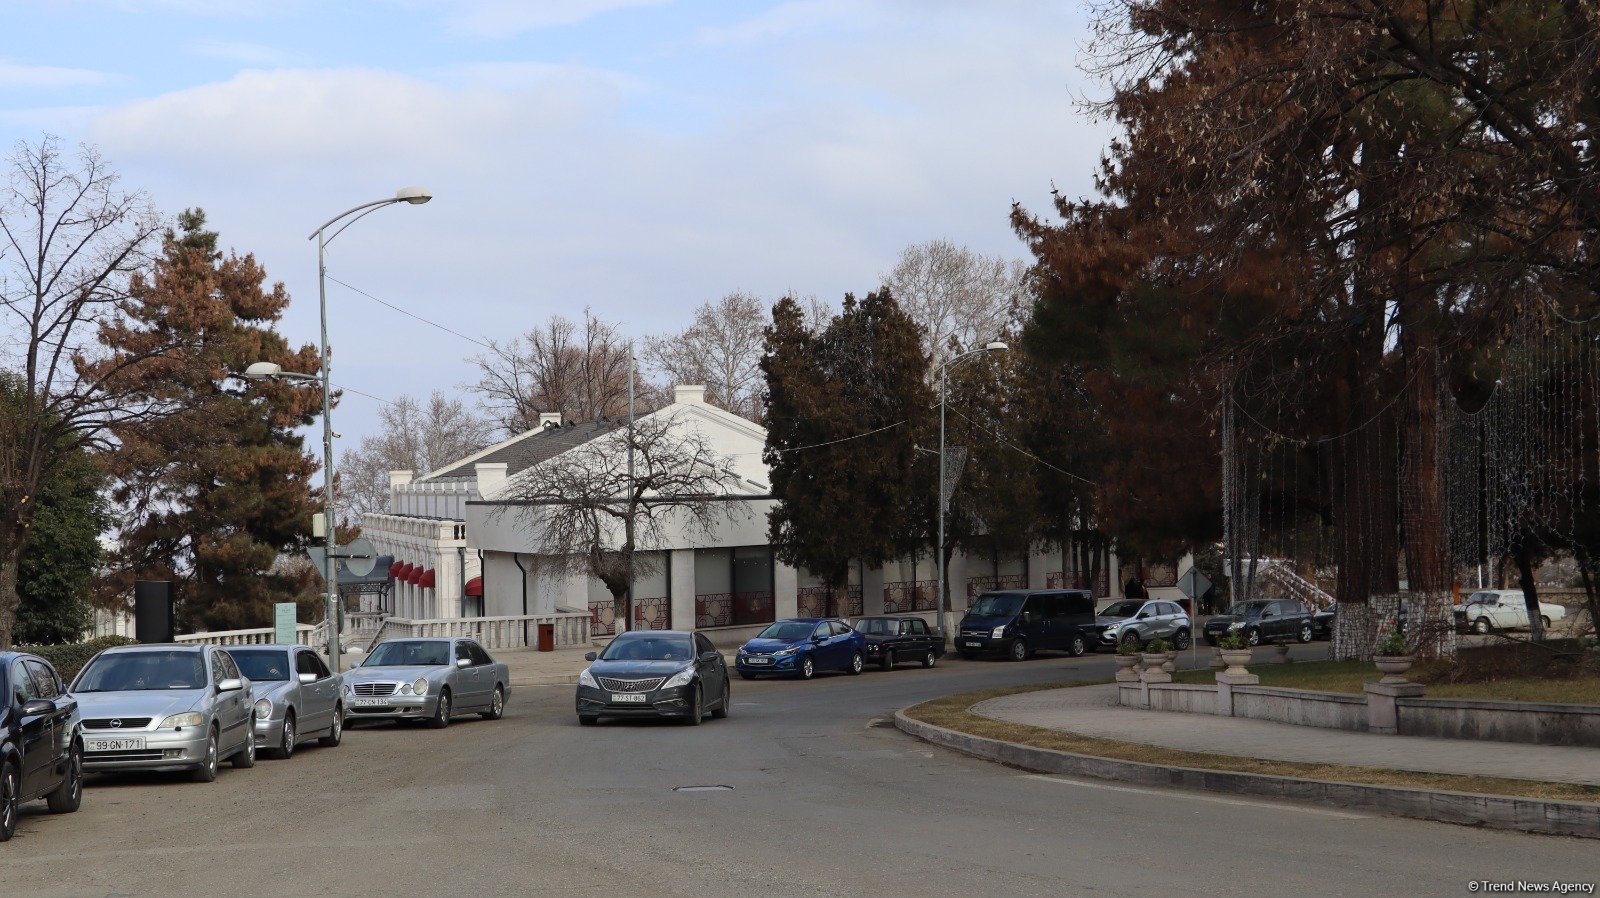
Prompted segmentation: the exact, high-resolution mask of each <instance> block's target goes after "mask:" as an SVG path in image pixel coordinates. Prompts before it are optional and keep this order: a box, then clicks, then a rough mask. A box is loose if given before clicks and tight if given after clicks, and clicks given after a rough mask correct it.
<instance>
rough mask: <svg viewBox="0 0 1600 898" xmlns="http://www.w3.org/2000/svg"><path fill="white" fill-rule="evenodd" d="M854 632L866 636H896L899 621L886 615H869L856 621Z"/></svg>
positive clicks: (898, 632)
mask: <svg viewBox="0 0 1600 898" xmlns="http://www.w3.org/2000/svg"><path fill="white" fill-rule="evenodd" d="M855 629H856V632H857V633H865V634H867V635H868V636H898V635H899V634H900V622H899V621H897V620H894V619H892V618H887V617H869V618H866V619H864V620H858V621H856V627H855Z"/></svg>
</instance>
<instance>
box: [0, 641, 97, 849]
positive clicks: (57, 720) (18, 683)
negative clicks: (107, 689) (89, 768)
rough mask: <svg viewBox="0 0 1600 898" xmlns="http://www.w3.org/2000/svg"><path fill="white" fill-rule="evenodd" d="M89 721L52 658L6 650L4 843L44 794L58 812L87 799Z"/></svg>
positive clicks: (0, 689) (0, 834) (0, 825)
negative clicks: (22, 813)
mask: <svg viewBox="0 0 1600 898" xmlns="http://www.w3.org/2000/svg"><path fill="white" fill-rule="evenodd" d="M82 725H83V719H82V717H81V716H80V714H79V713H78V703H77V701H76V700H74V699H73V697H72V696H71V695H69V694H68V693H67V690H66V687H65V686H64V685H63V684H62V682H61V678H60V677H59V676H57V675H56V669H55V668H54V667H52V666H50V662H48V661H46V660H44V659H43V658H40V657H38V656H37V655H28V654H24V653H22V652H0V842H4V841H6V840H7V839H10V838H11V837H12V836H13V835H15V834H16V831H17V816H18V813H19V808H20V806H21V805H22V803H23V802H25V801H33V800H34V799H36V798H43V799H44V800H45V801H46V802H48V803H49V805H50V810H51V812H53V813H56V814H70V813H71V812H73V811H76V810H77V809H78V805H79V804H81V803H82V801H83V734H82V733H81V732H80V728H81V727H82Z"/></svg>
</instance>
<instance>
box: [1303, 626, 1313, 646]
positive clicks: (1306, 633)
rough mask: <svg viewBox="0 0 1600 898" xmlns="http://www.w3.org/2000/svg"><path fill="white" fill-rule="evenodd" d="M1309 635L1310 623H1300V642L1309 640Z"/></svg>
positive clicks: (1310, 634)
mask: <svg viewBox="0 0 1600 898" xmlns="http://www.w3.org/2000/svg"><path fill="white" fill-rule="evenodd" d="M1311 636H1312V633H1311V625H1310V624H1301V625H1300V641H1301V642H1310V641H1311Z"/></svg>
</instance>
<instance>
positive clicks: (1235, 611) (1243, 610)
mask: <svg viewBox="0 0 1600 898" xmlns="http://www.w3.org/2000/svg"><path fill="white" fill-rule="evenodd" d="M1265 607H1267V603H1266V602H1245V603H1244V604H1242V605H1235V606H1233V608H1232V609H1231V610H1230V611H1229V612H1228V613H1229V614H1232V615H1234V616H1235V617H1257V616H1259V615H1260V614H1261V609H1263V608H1265Z"/></svg>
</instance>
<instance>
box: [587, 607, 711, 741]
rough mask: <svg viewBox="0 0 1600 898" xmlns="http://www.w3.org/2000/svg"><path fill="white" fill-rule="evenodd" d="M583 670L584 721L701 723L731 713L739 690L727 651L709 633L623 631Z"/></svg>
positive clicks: (588, 722) (592, 722)
mask: <svg viewBox="0 0 1600 898" xmlns="http://www.w3.org/2000/svg"><path fill="white" fill-rule="evenodd" d="M588 659H589V660H590V661H592V662H594V663H593V664H591V665H590V666H589V667H588V669H586V670H585V671H584V672H583V673H581V674H579V675H578V695H577V707H578V722H579V723H581V724H583V725H585V726H589V725H592V724H595V723H598V722H599V720H600V718H601V717H671V718H679V719H681V720H683V722H684V723H687V724H690V725H691V726H692V725H696V724H699V723H700V721H701V720H702V719H704V718H705V715H706V712H707V711H709V712H711V716H712V717H716V718H719V719H720V718H724V717H727V716H728V709H729V708H730V707H732V705H733V690H732V687H731V684H730V683H729V681H728V665H727V662H726V661H724V660H723V657H722V653H721V652H718V651H717V649H716V647H715V646H713V645H712V644H711V640H709V639H707V638H706V637H705V635H704V634H701V633H691V632H686V631H683V630H636V631H632V632H628V633H623V634H621V635H619V636H618V637H617V638H616V639H613V640H611V643H610V644H609V645H607V646H606V647H605V650H604V651H602V652H601V653H600V654H599V655H596V654H595V653H594V652H590V653H589V654H588Z"/></svg>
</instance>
